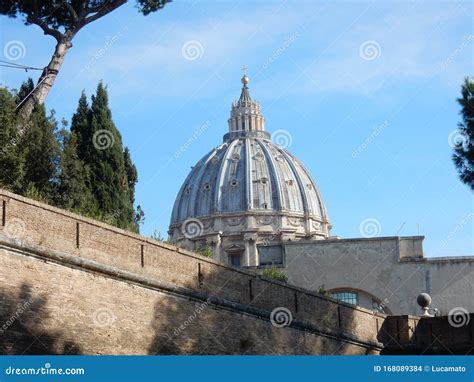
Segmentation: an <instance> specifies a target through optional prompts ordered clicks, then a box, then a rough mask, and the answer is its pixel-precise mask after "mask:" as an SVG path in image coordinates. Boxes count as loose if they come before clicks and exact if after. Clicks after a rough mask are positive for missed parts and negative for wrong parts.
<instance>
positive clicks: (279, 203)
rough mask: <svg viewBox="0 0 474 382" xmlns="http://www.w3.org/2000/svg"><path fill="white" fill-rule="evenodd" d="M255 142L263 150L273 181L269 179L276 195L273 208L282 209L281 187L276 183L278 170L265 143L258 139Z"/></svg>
mask: <svg viewBox="0 0 474 382" xmlns="http://www.w3.org/2000/svg"><path fill="white" fill-rule="evenodd" d="M256 142H258V144H259V145H260V148H261V149H262V151H263V155H264V156H265V160H266V162H267V168H268V172H269V173H270V176H271V178H273V181H272V179H269V180H270V181H271V184H272V188H274V189H275V191H276V197H277V205H274V206H273V209H274V210H276V211H282V210H283V202H282V200H283V197H282V192H281V188H280V187H278V185H279V184H281V179H280V176H279V173H278V171H277V170H276V165H275V162H274V159H273V157H272V156H271V155H270V152H269V150H268V149H267V147H266V145H265V144H264V143H263V142H261V141H259V140H256Z"/></svg>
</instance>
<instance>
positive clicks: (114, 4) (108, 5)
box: [80, 0, 127, 28]
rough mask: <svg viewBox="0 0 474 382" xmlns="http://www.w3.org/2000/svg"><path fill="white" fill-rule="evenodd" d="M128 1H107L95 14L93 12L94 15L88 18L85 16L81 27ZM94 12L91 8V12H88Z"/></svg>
mask: <svg viewBox="0 0 474 382" xmlns="http://www.w3.org/2000/svg"><path fill="white" fill-rule="evenodd" d="M126 2H127V0H115V1H113V2H111V3H106V4H104V5H103V6H101V7H100V9H98V10H97V12H96V13H95V14H93V15H92V16H89V17H87V18H85V19H84V20H83V21H82V22H81V25H80V27H81V28H82V27H83V26H85V25H87V24H89V23H91V22H93V21H95V20H97V19H100V18H101V17H103V16H105V15H106V14H108V13H110V12H112V11H113V10H115V9H117V8H118V7H120V6H122V5H124V4H125V3H126ZM91 12H93V10H92V9H89V12H88V13H91Z"/></svg>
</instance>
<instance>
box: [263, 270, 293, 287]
mask: <svg viewBox="0 0 474 382" xmlns="http://www.w3.org/2000/svg"><path fill="white" fill-rule="evenodd" d="M263 276H265V277H267V278H269V279H272V280H276V281H281V282H284V283H286V282H287V281H288V276H287V275H286V274H285V273H284V272H283V271H282V270H281V269H279V268H277V267H275V266H272V267H270V268H265V269H264V270H263Z"/></svg>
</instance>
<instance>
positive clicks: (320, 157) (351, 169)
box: [0, 1, 474, 256]
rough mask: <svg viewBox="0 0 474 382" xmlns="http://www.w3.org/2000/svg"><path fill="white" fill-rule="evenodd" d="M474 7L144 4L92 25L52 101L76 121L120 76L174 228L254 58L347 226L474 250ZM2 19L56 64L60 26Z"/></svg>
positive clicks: (267, 104)
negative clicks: (468, 122)
mask: <svg viewBox="0 0 474 382" xmlns="http://www.w3.org/2000/svg"><path fill="white" fill-rule="evenodd" d="M472 13H473V4H472V2H457V1H449V2H431V3H429V2H385V1H384V2H382V1H375V2H341V1H340V2H330V1H318V2H315V1H305V2H295V1H293V2H290V1H286V2H276V1H274V2H273V1H272V2H270V1H265V2H264V1H258V2H253V1H241V2H230V1H228V2H224V1H205V2H198V1H196V2H192V1H182V2H179V1H175V2H174V3H171V4H169V5H168V6H167V7H166V8H165V9H164V10H162V11H160V12H158V13H156V14H152V15H150V16H147V17H144V16H142V15H140V14H139V13H138V12H137V11H136V9H135V8H134V4H133V2H132V3H129V4H127V5H125V6H123V7H122V8H120V9H118V10H117V11H115V12H113V13H112V14H110V15H108V16H107V17H105V18H103V19H101V20H99V21H97V22H94V23H93V24H91V25H89V26H88V27H86V28H85V29H84V30H82V31H80V33H79V34H78V35H77V37H76V38H75V40H74V42H73V44H74V46H73V48H72V49H71V50H70V52H69V53H68V55H67V57H66V61H65V64H64V67H63V69H62V70H61V73H60V75H59V77H58V78H57V80H56V83H55V86H54V88H53V90H52V91H51V93H50V95H49V96H48V99H47V101H46V105H47V107H48V109H55V110H56V112H57V116H58V118H59V119H61V118H63V117H64V118H66V119H68V120H70V117H71V115H72V113H73V112H74V110H75V108H76V106H77V100H78V98H79V95H80V92H81V91H82V90H83V89H84V90H85V91H86V92H87V93H88V95H90V94H91V93H92V92H93V91H94V89H95V87H96V86H97V83H98V82H99V81H100V80H103V81H104V82H105V83H106V84H107V85H108V89H109V97H110V106H111V109H112V113H113V118H114V121H115V123H116V125H117V127H118V128H119V129H120V131H121V133H122V135H123V140H124V144H126V145H127V146H129V147H130V150H131V152H132V156H133V160H134V161H135V164H136V165H137V167H138V171H139V183H138V186H137V202H138V203H139V204H141V205H142V206H143V208H144V210H145V212H146V223H145V225H144V226H143V227H142V233H144V234H147V235H148V234H151V233H152V232H153V231H154V230H157V231H160V232H161V234H162V235H165V234H166V231H167V228H168V223H169V218H170V214H171V209H172V206H173V203H174V198H175V196H176V194H177V192H178V190H179V188H180V186H181V183H182V182H183V181H184V179H185V177H186V175H187V173H188V171H189V170H190V167H191V166H192V165H194V164H195V163H196V162H197V161H198V160H199V159H200V158H201V157H202V156H203V155H204V154H205V153H206V152H208V151H209V150H210V149H211V148H212V147H215V146H217V145H218V144H220V142H221V141H222V135H223V134H224V133H226V131H227V118H228V115H229V110H230V104H231V102H232V100H234V99H236V98H238V96H239V94H240V86H241V84H240V78H241V76H242V71H241V67H242V66H243V65H245V66H246V67H248V74H249V77H250V80H251V82H250V89H251V94H252V96H253V97H254V98H255V99H257V100H259V101H260V102H261V104H262V108H263V113H264V115H265V117H266V127H267V130H269V131H270V132H273V131H276V130H285V131H286V133H285V134H287V136H288V137H290V138H291V145H290V146H289V147H288V150H289V151H290V152H292V153H293V154H295V155H296V156H298V157H299V158H300V159H301V161H302V162H303V163H304V164H305V165H306V167H307V168H308V169H309V170H310V171H311V173H312V175H313V177H314V178H315V180H316V182H317V183H318V185H319V187H320V189H321V192H322V193H323V197H324V199H325V202H326V205H327V208H328V211H329V214H330V217H331V221H332V224H333V231H332V233H333V234H335V235H338V236H340V237H346V238H347V237H360V236H361V223H362V222H364V221H366V219H376V220H377V222H378V226H377V233H378V235H379V236H391V235H397V234H398V235H416V234H418V233H420V234H422V235H425V236H426V239H425V244H424V248H425V254H426V255H427V256H451V255H458V256H461V255H473V252H474V251H473V237H474V225H473V217H474V213H473V198H472V193H471V192H470V191H469V189H468V187H467V186H465V185H463V184H462V183H461V182H460V181H459V180H458V178H457V174H456V172H455V169H454V166H453V164H452V161H451V152H452V149H451V147H450V145H449V142H450V137H451V139H452V138H453V135H452V132H453V130H454V129H455V128H456V125H457V123H458V122H459V120H460V116H459V106H458V105H457V103H456V98H457V97H458V96H459V91H460V85H461V83H462V81H463V78H464V77H465V76H466V75H472V74H473V46H474V31H473V24H472V19H471V18H472ZM1 22H2V27H1V30H2V36H1V39H2V47H3V48H4V49H3V55H4V57H3V59H5V54H6V52H5V50H6V46H7V45H8V43H9V42H11V41H20V42H21V44H23V46H24V48H25V49H24V51H23V52H21V57H20V58H19V59H18V60H16V61H15V62H16V63H21V64H27V65H31V66H36V67H43V66H44V65H46V64H47V62H48V61H49V59H50V56H51V54H52V52H53V47H54V40H53V38H51V37H49V36H44V35H43V34H42V32H41V31H40V29H39V28H38V27H36V26H29V27H25V26H23V23H22V22H21V20H19V19H7V18H5V17H2V19H1ZM7 58H8V57H7ZM28 74H30V75H33V76H36V75H37V72H32V73H25V72H22V71H20V70H14V69H5V70H4V71H3V72H2V76H1V79H0V82H1V84H2V85H4V86H8V87H10V88H18V86H19V84H20V83H21V82H22V81H23V80H24V79H26V78H27V76H28ZM35 80H36V77H35ZM202 126H205V127H204V128H203V127H202ZM197 132H198V133H197ZM450 134H451V135H450ZM193 136H194V137H196V136H197V137H196V139H194V138H192V137H193ZM187 142H188V143H187ZM183 145H185V146H186V147H185V149H184V150H182V148H183ZM179 150H181V151H182V152H181V151H180V154H179V155H176V153H177V152H178V151H179Z"/></svg>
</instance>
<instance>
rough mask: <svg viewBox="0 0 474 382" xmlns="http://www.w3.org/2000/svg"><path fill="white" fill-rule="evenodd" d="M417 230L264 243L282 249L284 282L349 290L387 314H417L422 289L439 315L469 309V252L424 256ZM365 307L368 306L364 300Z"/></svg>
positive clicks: (472, 272)
mask: <svg viewBox="0 0 474 382" xmlns="http://www.w3.org/2000/svg"><path fill="white" fill-rule="evenodd" d="M422 240H423V237H422V236H416V237H379V238H361V239H337V240H320V241H298V242H283V243H278V244H271V243H270V244H269V245H268V246H267V248H266V250H267V251H272V250H274V251H275V252H276V253H283V256H284V261H283V263H284V267H285V272H286V273H287V275H288V276H289V282H290V283H292V284H294V285H297V286H299V287H302V288H305V289H309V290H318V289H319V288H320V287H321V286H324V288H325V289H326V290H333V289H338V290H341V289H345V290H354V291H356V292H358V293H360V294H361V295H363V296H365V297H367V296H372V297H374V299H375V300H376V301H380V302H383V304H384V305H386V307H387V308H388V310H389V312H391V313H392V314H414V315H416V314H419V313H420V308H419V306H418V304H417V303H416V297H417V296H418V294H420V293H421V292H427V293H429V294H430V295H431V297H432V299H433V303H432V308H437V309H438V310H439V312H440V314H442V315H448V314H449V312H450V311H451V309H454V308H457V307H461V308H464V309H466V310H467V311H469V312H471V313H474V298H473V296H474V257H449V258H426V257H424V256H423V251H422V246H421V244H422ZM366 307H367V308H370V306H366Z"/></svg>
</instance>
